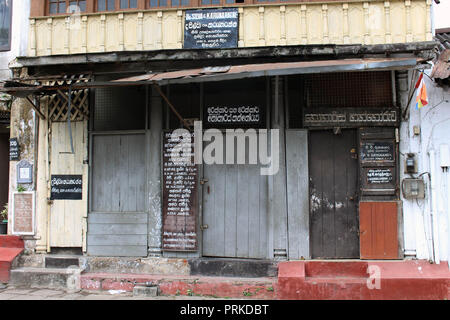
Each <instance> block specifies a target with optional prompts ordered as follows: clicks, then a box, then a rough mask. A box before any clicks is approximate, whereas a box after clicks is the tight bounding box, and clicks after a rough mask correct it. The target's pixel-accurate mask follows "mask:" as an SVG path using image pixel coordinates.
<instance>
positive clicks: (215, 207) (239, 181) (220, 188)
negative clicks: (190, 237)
mask: <svg viewBox="0 0 450 320" xmlns="http://www.w3.org/2000/svg"><path fill="white" fill-rule="evenodd" d="M246 153H247V155H248V150H247V151H246ZM235 154H236V153H235ZM225 156H226V155H225V152H224V159H225ZM260 168H261V166H260V165H249V164H239V165H237V164H233V165H231V164H230V165H227V164H212V165H206V164H205V165H204V166H203V172H204V173H203V175H204V178H205V179H207V180H208V182H206V183H205V184H204V185H203V225H207V226H208V228H207V229H205V230H204V231H203V255H204V256H214V257H234V258H259V259H263V258H267V192H268V183H267V176H262V175H260Z"/></svg>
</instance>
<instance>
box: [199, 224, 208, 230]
mask: <svg viewBox="0 0 450 320" xmlns="http://www.w3.org/2000/svg"><path fill="white" fill-rule="evenodd" d="M206 229H208V225H207V224H202V225H201V226H200V230H206Z"/></svg>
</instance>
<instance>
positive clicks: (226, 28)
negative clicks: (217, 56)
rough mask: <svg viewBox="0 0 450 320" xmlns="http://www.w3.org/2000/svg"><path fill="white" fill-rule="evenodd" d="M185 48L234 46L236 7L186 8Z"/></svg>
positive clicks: (236, 24) (236, 32) (236, 38)
mask: <svg viewBox="0 0 450 320" xmlns="http://www.w3.org/2000/svg"><path fill="white" fill-rule="evenodd" d="M185 13H186V17H185V23H184V45H183V48H185V49H219V48H220V49H221V48H236V47H237V41H238V24H239V14H238V9H237V8H223V9H203V10H186V12H185Z"/></svg>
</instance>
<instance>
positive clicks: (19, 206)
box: [11, 191, 35, 235]
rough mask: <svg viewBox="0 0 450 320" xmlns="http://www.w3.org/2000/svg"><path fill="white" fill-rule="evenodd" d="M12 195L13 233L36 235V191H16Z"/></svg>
mask: <svg viewBox="0 0 450 320" xmlns="http://www.w3.org/2000/svg"><path fill="white" fill-rule="evenodd" d="M12 197H13V199H12V206H11V212H12V215H13V217H12V233H13V234H14V235H34V232H35V230H34V214H35V199H34V191H24V192H14V193H13V195H12Z"/></svg>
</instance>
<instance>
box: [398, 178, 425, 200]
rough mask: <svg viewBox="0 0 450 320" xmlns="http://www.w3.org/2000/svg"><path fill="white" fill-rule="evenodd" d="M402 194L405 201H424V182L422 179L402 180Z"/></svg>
mask: <svg viewBox="0 0 450 320" xmlns="http://www.w3.org/2000/svg"><path fill="white" fill-rule="evenodd" d="M402 192H403V197H404V198H405V199H425V182H424V181H423V180H422V179H413V178H406V179H403V181H402Z"/></svg>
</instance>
